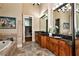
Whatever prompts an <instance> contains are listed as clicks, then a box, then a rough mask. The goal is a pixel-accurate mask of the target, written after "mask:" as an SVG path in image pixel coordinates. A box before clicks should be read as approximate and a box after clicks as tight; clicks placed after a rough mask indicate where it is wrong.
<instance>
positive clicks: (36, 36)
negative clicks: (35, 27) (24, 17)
mask: <svg viewBox="0 0 79 59" xmlns="http://www.w3.org/2000/svg"><path fill="white" fill-rule="evenodd" d="M38 39H39V37H38V33H35V42H36V43H38V42H39V41H38Z"/></svg>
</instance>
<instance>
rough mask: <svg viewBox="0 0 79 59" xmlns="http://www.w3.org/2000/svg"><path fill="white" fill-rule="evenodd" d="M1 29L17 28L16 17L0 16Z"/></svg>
mask: <svg viewBox="0 0 79 59" xmlns="http://www.w3.org/2000/svg"><path fill="white" fill-rule="evenodd" d="M0 29H16V18H15V17H5V16H0Z"/></svg>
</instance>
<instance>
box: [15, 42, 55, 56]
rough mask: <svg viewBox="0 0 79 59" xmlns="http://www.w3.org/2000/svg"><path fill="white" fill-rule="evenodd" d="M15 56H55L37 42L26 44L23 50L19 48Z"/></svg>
mask: <svg viewBox="0 0 79 59" xmlns="http://www.w3.org/2000/svg"><path fill="white" fill-rule="evenodd" d="M14 56H55V55H54V54H53V53H51V52H50V51H49V50H48V49H44V48H41V47H40V46H39V45H38V44H37V43H35V42H26V43H25V44H24V47H23V48H18V49H17V50H16V51H15V53H14Z"/></svg>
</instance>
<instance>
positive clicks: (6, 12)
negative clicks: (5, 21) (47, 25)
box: [0, 4, 39, 47]
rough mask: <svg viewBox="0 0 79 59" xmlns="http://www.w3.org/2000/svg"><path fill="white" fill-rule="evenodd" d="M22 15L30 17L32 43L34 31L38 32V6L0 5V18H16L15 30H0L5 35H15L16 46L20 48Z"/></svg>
mask: <svg viewBox="0 0 79 59" xmlns="http://www.w3.org/2000/svg"><path fill="white" fill-rule="evenodd" d="M22 15H23V16H24V15H28V16H32V17H33V20H32V22H33V23H32V27H33V28H32V29H33V41H34V40H35V39H34V31H39V18H38V16H39V6H33V5H32V4H0V16H11V17H16V29H0V33H2V34H6V35H8V34H9V35H11V34H12V35H13V34H17V44H18V45H17V46H18V47H22V40H23V39H22V38H23V37H22V32H23V31H22V28H23V27H22Z"/></svg>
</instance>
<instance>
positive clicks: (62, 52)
mask: <svg viewBox="0 0 79 59" xmlns="http://www.w3.org/2000/svg"><path fill="white" fill-rule="evenodd" d="M70 53H71V51H70V46H69V45H68V44H67V43H66V42H65V41H63V40H60V41H59V56H70Z"/></svg>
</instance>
